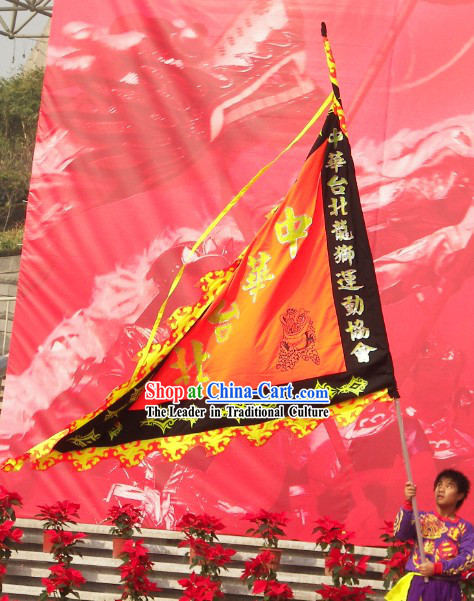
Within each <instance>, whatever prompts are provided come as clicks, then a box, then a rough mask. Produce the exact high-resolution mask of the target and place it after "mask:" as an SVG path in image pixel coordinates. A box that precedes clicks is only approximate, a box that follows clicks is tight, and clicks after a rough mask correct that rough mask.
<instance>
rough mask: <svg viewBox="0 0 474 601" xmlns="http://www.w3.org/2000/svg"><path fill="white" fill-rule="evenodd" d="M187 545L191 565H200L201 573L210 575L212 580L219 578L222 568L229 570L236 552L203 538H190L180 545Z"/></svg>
mask: <svg viewBox="0 0 474 601" xmlns="http://www.w3.org/2000/svg"><path fill="white" fill-rule="evenodd" d="M187 546H189V548H190V557H191V567H195V566H200V567H201V575H202V576H209V577H210V578H211V579H212V580H217V579H218V578H219V576H220V572H221V568H224V570H227V567H226V565H227V564H228V563H230V562H231V561H232V559H231V558H232V556H233V555H235V553H236V552H235V550H234V549H224V547H223V546H222V545H220V544H216V543H213V544H211V543H209V542H207V541H205V540H203V539H201V538H188V539H185V540H183V541H181V542H180V543H179V545H178V547H187Z"/></svg>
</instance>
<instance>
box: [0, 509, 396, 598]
mask: <svg viewBox="0 0 474 601" xmlns="http://www.w3.org/2000/svg"><path fill="white" fill-rule="evenodd" d="M17 525H18V526H19V527H20V528H22V529H23V530H24V536H23V544H22V545H21V550H20V551H19V552H17V553H16V552H13V554H12V557H11V559H10V561H9V562H8V571H7V576H6V578H5V580H4V585H3V594H8V595H9V597H10V600H11V601H14V600H16V599H18V601H33V600H34V599H38V597H39V595H40V593H41V591H42V590H43V586H42V584H41V578H44V577H46V576H47V575H48V573H49V571H48V566H49V565H50V564H51V563H52V562H51V556H50V555H49V554H47V553H43V552H42V540H43V535H42V529H41V522H39V521H37V520H25V519H19V520H17ZM71 529H72V530H75V531H81V532H85V533H86V534H87V538H86V539H84V544H82V545H80V547H81V553H82V555H83V556H82V558H81V557H75V558H74V563H73V567H77V569H79V570H81V571H82V573H83V575H84V577H85V578H86V581H87V582H86V584H85V585H84V586H83V587H82V588H81V590H80V597H81V600H82V601H114V600H116V599H118V598H119V596H120V594H119V591H118V588H117V585H118V582H119V577H118V571H117V568H118V566H119V565H120V564H121V562H120V560H118V559H112V537H111V536H110V535H109V534H108V530H109V528H108V527H107V526H98V525H91V524H82V525H78V526H75V527H73V528H71ZM139 538H143V539H144V543H145V545H146V546H147V547H148V549H149V550H150V555H151V559H152V561H153V562H154V564H155V565H154V570H153V574H152V577H151V579H152V580H154V581H155V582H156V583H157V584H158V586H159V587H160V588H161V589H162V591H161V592H160V593H158V594H157V595H156V598H157V599H164V600H172V599H179V597H181V595H182V588H181V587H180V586H179V584H178V580H179V579H180V578H184V577H187V576H188V575H189V574H190V568H189V565H188V559H187V557H185V553H186V549H185V548H181V549H178V543H179V541H180V540H182V538H183V537H182V535H181V533H179V532H173V531H167V530H147V529H143V531H142V535H141V536H140V537H139ZM219 541H220V543H221V544H222V545H224V546H225V547H231V548H233V549H236V551H237V553H236V555H234V561H233V563H232V564H231V566H232V567H230V568H229V570H228V571H227V572H225V571H223V572H222V574H223V590H224V592H225V593H226V599H227V600H228V601H249V600H250V598H251V597H252V595H250V593H249V591H248V589H247V588H246V587H245V586H244V585H243V584H242V583H241V581H240V574H241V573H242V569H243V565H244V561H246V560H248V559H250V558H251V557H254V556H255V555H256V554H257V553H258V547H259V546H260V544H261V541H260V540H259V539H254V538H247V537H244V536H225V535H222V536H219ZM280 547H281V548H282V549H283V556H282V561H281V566H280V570H279V572H278V578H279V580H280V581H282V582H286V583H288V584H289V585H290V586H291V588H292V589H293V592H294V598H295V599H296V600H297V601H316V600H317V599H320V596H319V595H317V594H316V593H315V592H314V591H315V589H316V588H317V587H318V585H320V584H321V583H326V584H331V583H332V581H331V578H330V576H326V575H325V574H324V559H323V555H322V553H320V552H317V551H315V548H314V547H315V545H314V543H307V542H301V541H281V543H280ZM356 555H370V556H371V558H372V560H371V561H370V562H369V570H368V572H367V574H366V576H365V577H364V579H363V580H361V581H360V586H367V585H370V586H371V587H372V588H373V589H374V592H375V594H374V595H372V596H371V598H374V599H382V598H383V594H384V593H383V587H382V580H381V574H382V571H383V566H382V565H381V564H380V563H377V562H378V560H379V559H381V558H382V557H384V556H385V551H384V549H381V548H372V547H371V548H365V547H356Z"/></svg>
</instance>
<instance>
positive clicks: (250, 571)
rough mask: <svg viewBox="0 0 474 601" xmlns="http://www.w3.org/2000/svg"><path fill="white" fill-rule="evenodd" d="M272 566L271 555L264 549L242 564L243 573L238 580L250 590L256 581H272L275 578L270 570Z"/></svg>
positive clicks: (272, 558)
mask: <svg viewBox="0 0 474 601" xmlns="http://www.w3.org/2000/svg"><path fill="white" fill-rule="evenodd" d="M273 564H274V557H273V554H272V553H271V551H269V550H268V549H266V550H265V551H262V552H261V553H259V554H258V555H257V556H256V557H252V559H249V560H248V561H246V562H245V563H244V571H243V572H242V574H241V576H240V578H241V580H243V581H244V582H245V584H246V585H247V587H248V588H249V590H250V589H251V588H252V587H253V585H254V582H255V581H256V580H273V579H274V578H275V576H276V573H275V571H274V570H273V569H272V565H273Z"/></svg>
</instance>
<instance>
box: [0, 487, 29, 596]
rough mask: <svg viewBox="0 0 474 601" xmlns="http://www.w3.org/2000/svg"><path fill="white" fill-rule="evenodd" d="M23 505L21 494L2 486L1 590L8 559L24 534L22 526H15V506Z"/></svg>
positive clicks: (0, 589) (0, 502)
mask: <svg viewBox="0 0 474 601" xmlns="http://www.w3.org/2000/svg"><path fill="white" fill-rule="evenodd" d="M21 506H22V499H21V497H20V495H18V494H17V493H12V492H9V491H8V490H6V489H5V488H3V486H0V592H1V591H2V587H3V580H4V578H5V575H6V573H7V565H6V564H7V561H8V560H9V559H10V556H11V554H12V550H13V549H15V550H16V546H17V544H18V543H19V542H20V539H21V537H22V536H23V531H22V530H20V528H14V527H13V526H14V524H15V521H16V513H15V507H21Z"/></svg>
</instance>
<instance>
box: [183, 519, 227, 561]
mask: <svg viewBox="0 0 474 601" xmlns="http://www.w3.org/2000/svg"><path fill="white" fill-rule="evenodd" d="M177 528H178V529H179V530H181V532H182V533H183V534H184V535H185V537H186V539H185V540H184V541H182V542H181V543H180V544H179V545H178V546H179V547H185V546H188V547H189V562H190V564H191V565H192V566H193V565H196V562H195V559H196V551H198V555H199V551H200V550H201V551H203V549H204V548H201V549H200V548H198V547H199V545H200V543H201V542H204V543H208V544H213V543H214V542H215V541H217V540H218V538H217V534H216V531H217V530H222V529H223V528H224V524H223V523H222V522H221V521H220V520H219V519H218V518H216V517H214V516H212V515H209V514H207V513H203V514H200V515H195V514H194V513H191V512H188V513H185V514H184V515H183V516H182V517H181V519H180V521H179V522H178V524H177ZM202 554H204V551H203V553H202Z"/></svg>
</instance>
